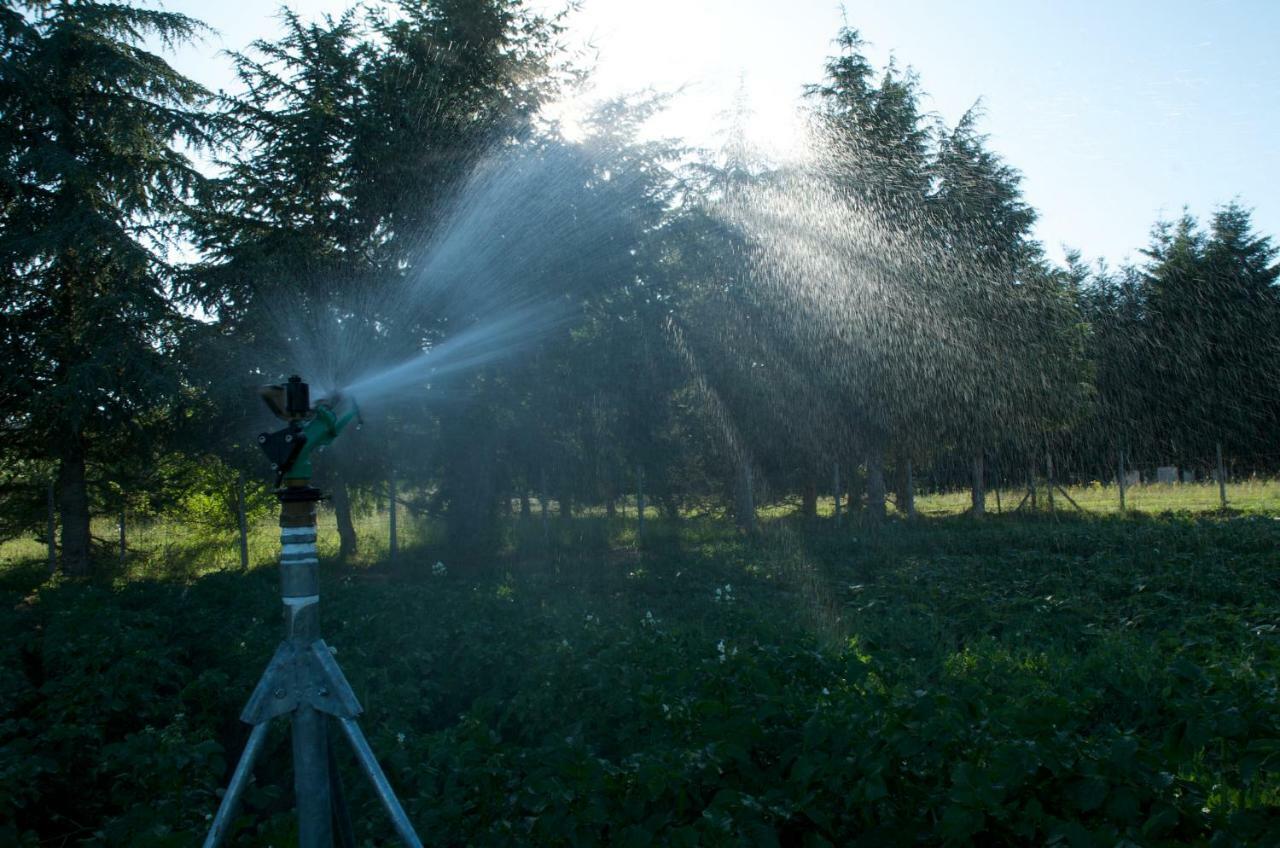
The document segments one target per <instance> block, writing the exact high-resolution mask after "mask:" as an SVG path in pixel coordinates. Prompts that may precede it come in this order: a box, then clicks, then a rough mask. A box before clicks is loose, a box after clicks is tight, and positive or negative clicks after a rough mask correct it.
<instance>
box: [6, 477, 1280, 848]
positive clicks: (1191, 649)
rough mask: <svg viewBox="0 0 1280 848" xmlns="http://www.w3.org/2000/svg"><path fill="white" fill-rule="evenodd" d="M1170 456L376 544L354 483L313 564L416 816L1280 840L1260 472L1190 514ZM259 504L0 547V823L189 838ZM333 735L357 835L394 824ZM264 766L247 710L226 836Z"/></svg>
mask: <svg viewBox="0 0 1280 848" xmlns="http://www.w3.org/2000/svg"><path fill="white" fill-rule="evenodd" d="M1152 488H1155V487H1152ZM1171 488H1174V489H1177V491H1175V492H1173V493H1172V494H1173V496H1177V497H1181V498H1184V499H1185V500H1183V501H1180V503H1182V504H1183V506H1180V507H1176V508H1173V509H1172V510H1165V509H1164V508H1161V509H1159V510H1157V512H1160V513H1165V514H1146V513H1144V512H1138V513H1136V514H1133V515H1129V516H1119V515H1099V514H1090V515H1076V514H1073V512H1072V511H1070V510H1063V511H1061V512H1060V513H1059V514H1058V515H1057V516H1053V517H1051V516H1048V515H1045V514H1020V515H1007V514H1006V515H992V516H990V517H989V518H988V519H987V520H985V521H981V522H975V521H972V520H969V519H967V518H963V517H959V516H954V515H951V516H948V515H943V514H940V513H943V512H945V511H947V510H948V509H954V510H956V511H958V509H960V508H962V507H961V506H960V504H961V499H962V497H963V496H957V498H956V499H954V500H947V499H946V498H941V497H939V498H922V499H921V511H922V513H924V514H925V517H923V518H922V520H920V521H919V522H917V523H915V524H908V523H905V522H901V521H897V520H893V519H891V520H890V521H888V522H887V523H886V524H884V525H883V526H869V525H864V524H861V523H859V522H856V521H855V522H845V524H844V525H843V526H842V527H840V528H836V527H834V526H832V525H831V522H822V523H821V524H820V525H819V526H817V527H806V526H805V525H804V524H803V523H802V522H800V521H798V520H795V519H789V518H785V517H778V518H773V519H771V520H766V521H764V522H763V525H762V531H761V533H760V535H759V536H757V537H755V538H744V537H742V536H740V535H738V534H737V533H735V532H733V531H732V530H731V529H730V528H728V527H727V526H726V522H724V521H711V520H692V519H691V520H685V521H683V522H681V523H680V524H679V525H673V524H670V523H666V522H663V521H661V520H658V519H657V517H656V515H655V516H653V517H652V520H651V521H649V522H648V524H647V529H648V531H649V532H648V534H647V537H646V540H645V543H644V545H643V546H641V547H640V548H637V547H636V545H635V544H634V541H635V540H634V527H633V526H632V525H630V524H624V523H623V522H620V521H619V522H614V523H612V524H609V523H607V522H605V521H604V520H603V519H601V518H592V517H586V518H580V519H575V520H572V521H553V522H552V523H551V528H550V529H551V534H552V538H551V539H550V546H549V547H548V546H547V545H546V540H544V538H543V535H542V528H541V525H540V524H539V523H538V522H536V521H535V522H533V523H532V524H531V525H526V526H524V527H523V528H520V527H517V528H516V529H515V530H513V532H512V545H511V547H510V549H508V550H507V551H505V552H504V553H502V554H500V555H498V556H495V557H494V558H491V559H488V560H485V561H483V562H475V563H464V562H461V561H455V560H453V559H452V558H450V557H449V556H448V555H447V553H446V552H445V551H444V550H443V549H441V548H439V547H437V546H436V545H435V544H434V539H435V538H436V534H435V532H434V531H433V528H432V527H431V526H430V525H424V526H418V525H416V524H415V523H414V522H412V521H408V520H405V521H403V522H402V532H403V533H404V536H403V537H402V544H403V545H404V550H403V551H402V555H401V558H400V560H399V561H398V562H397V563H396V564H395V565H390V564H388V563H386V562H385V558H384V553H385V543H383V544H381V545H380V544H379V542H378V539H380V538H385V533H384V529H385V516H381V517H379V516H376V515H375V516H369V517H368V518H366V519H364V523H363V524H362V527H361V530H362V536H363V539H362V544H363V546H364V553H363V554H362V556H361V558H360V560H359V561H358V562H357V563H354V564H351V565H346V566H341V565H338V564H336V563H334V562H331V561H329V562H326V563H325V565H324V568H323V575H322V576H323V593H324V596H325V601H324V603H325V613H324V615H325V630H326V634H327V636H326V638H327V640H328V642H329V643H330V644H331V645H333V646H334V647H335V648H337V649H338V654H337V656H338V659H339V661H340V662H341V663H342V664H343V667H344V670H345V671H346V672H347V675H348V677H349V678H350V679H351V681H352V684H353V685H354V686H355V688H356V691H357V694H358V695H359V697H360V699H361V701H362V703H363V704H364V705H365V707H366V709H367V713H366V715H365V716H364V717H363V719H362V721H363V723H364V726H365V728H366V732H367V733H368V735H369V737H370V740H371V743H372V744H373V746H374V748H375V750H376V751H377V752H378V754H379V756H380V757H381V758H382V760H383V762H384V765H385V766H386V767H387V770H388V773H389V776H390V778H391V780H392V782H393V783H394V784H395V786H396V787H397V789H398V790H399V791H400V792H401V794H402V796H403V798H404V800H405V805H406V808H407V809H408V811H409V813H410V815H411V817H412V818H413V820H414V821H415V822H416V824H417V826H418V828H419V832H420V833H422V834H423V835H424V837H426V838H427V840H428V842H430V843H433V844H441V845H512V846H515V845H594V844H611V845H636V846H640V845H654V844H671V845H695V844H706V845H752V846H754V845H771V844H772V845H877V846H878V845H948V844H952V845H959V844H984V845H1047V844H1061V845H1071V846H1087V845H1108V846H1111V845H1193V844H1196V845H1198V844H1204V845H1208V844H1212V845H1241V846H1243V845H1266V844H1280V706H1278V704H1280V569H1278V568H1277V565H1280V557H1278V556H1277V553H1276V551H1277V545H1278V544H1280V522H1278V521H1275V520H1273V518H1272V515H1270V514H1269V512H1268V507H1267V503H1268V502H1269V501H1268V499H1269V497H1270V496H1271V494H1272V493H1271V492H1270V491H1269V490H1267V488H1266V487H1261V486H1260V487H1259V491H1254V492H1247V491H1238V490H1233V491H1232V492H1229V496H1230V497H1232V498H1233V505H1234V503H1235V499H1237V498H1238V500H1239V502H1240V503H1241V506H1240V509H1241V510H1242V511H1243V512H1245V513H1247V514H1236V513H1228V514H1222V515H1218V514H1211V513H1205V514H1202V515H1198V514H1195V513H1194V511H1193V510H1194V509H1195V507H1189V506H1186V504H1187V503H1193V502H1194V503H1198V501H1192V499H1191V498H1190V497H1189V496H1190V494H1191V493H1192V491H1193V490H1196V493H1197V495H1198V487H1191V486H1188V487H1171ZM1071 491H1072V494H1073V497H1074V496H1075V490H1071ZM1211 493H1212V494H1213V496H1214V497H1215V498H1216V490H1211ZM1082 494H1083V493H1082ZM1152 494H1155V493H1152ZM1249 495H1252V496H1253V497H1254V499H1255V504H1256V505H1255V506H1253V507H1249V506H1247V505H1246V503H1247V496H1249ZM1003 498H1004V496H1003V494H1002V500H1003ZM993 500H994V499H993ZM1077 500H1080V501H1081V504H1082V505H1087V501H1086V500H1084V499H1083V498H1077ZM1153 502H1154V501H1153ZM964 505H966V506H967V503H966V504H964ZM1214 506H1215V507H1216V503H1215V504H1214ZM1097 512H1101V510H1100V509H1099V510H1097ZM325 521H326V524H324V525H322V534H321V545H322V549H323V550H324V552H325V553H326V554H329V555H331V554H332V553H334V552H335V550H336V539H335V536H334V533H333V531H332V525H331V523H329V522H331V518H326V519H325ZM111 530H112V528H111V527H110V526H109V525H104V526H103V527H102V528H99V530H98V535H100V536H103V537H106V538H109V537H110V533H111ZM274 532H275V530H274V527H272V526H271V525H270V524H269V523H265V524H263V525H262V526H261V527H259V528H257V529H256V530H255V533H254V542H253V546H252V550H253V552H254V557H253V559H254V563H255V565H254V567H252V568H251V569H250V570H248V571H247V572H240V571H239V569H238V559H237V558H236V554H235V545H234V539H232V538H225V539H224V538H220V537H215V538H206V537H204V536H201V535H200V534H197V533H193V532H187V533H180V532H177V531H176V530H174V529H173V528H170V529H169V530H165V529H164V528H162V527H160V526H158V525H157V526H154V527H151V528H150V529H145V530H144V529H141V528H140V529H139V531H138V532H137V533H135V534H134V538H135V544H136V548H135V551H134V553H133V554H132V558H131V559H130V560H129V561H128V562H127V563H126V564H125V565H124V566H123V567H121V566H118V565H117V566H113V567H107V564H106V563H104V569H105V570H107V571H108V572H109V577H107V578H104V579H102V580H99V581H94V582H88V583H77V582H72V581H67V580H64V579H61V578H57V579H54V580H52V581H47V580H45V579H44V578H43V564H42V562H41V560H40V556H41V549H40V548H39V546H36V545H29V544H27V543H22V544H14V543H10V544H8V545H6V546H4V547H3V549H0V556H2V557H3V564H2V565H0V594H2V595H3V597H2V598H0V600H3V606H2V607H0V636H2V637H3V638H0V844H6V845H8V844H14V845H36V844H76V843H78V842H83V841H87V842H90V843H95V844H108V845H128V846H169V845H175V846H176V845H190V844H192V843H193V842H196V841H197V840H198V839H199V837H200V834H201V832H202V830H203V828H204V827H205V826H206V825H207V819H206V817H207V815H208V814H209V813H210V812H212V810H213V809H214V807H215V806H216V803H217V797H216V793H217V790H218V788H219V787H220V786H221V785H222V784H223V783H224V782H225V780H226V778H227V776H228V774H227V769H228V767H229V763H230V762H232V761H233V758H234V757H235V755H236V754H237V753H238V750H239V746H240V745H242V744H243V740H244V738H245V736H246V728H245V727H244V726H243V725H241V724H240V723H239V722H238V721H237V720H236V715H237V714H238V712H239V710H240V707H241V706H242V705H243V701H244V699H245V698H246V697H247V695H248V693H249V691H250V690H251V688H252V686H253V684H254V683H255V681H256V679H257V676H258V674H259V672H260V670H261V668H262V666H263V665H264V664H265V662H266V660H267V658H268V657H269V655H270V653H271V651H272V650H273V649H274V647H275V643H276V641H277V640H278V638H279V636H278V625H277V621H278V604H279V602H278V599H277V587H276V574H275V568H274V565H273V560H274V538H273V537H274ZM437 560H443V561H444V562H445V564H446V571H447V573H445V574H444V575H436V574H433V571H432V568H431V565H432V564H433V563H435V562H436V561H437ZM341 766H342V768H343V769H344V770H345V771H346V772H347V781H346V782H347V787H348V789H349V790H351V793H352V796H353V797H352V803H353V808H354V810H355V814H356V819H357V822H358V824H357V833H358V836H359V839H360V842H361V844H362V845H377V844H384V842H385V843H386V844H391V842H390V839H391V832H390V829H389V827H388V826H387V824H386V822H385V819H384V817H383V816H382V814H381V812H380V810H379V808H378V807H377V805H376V801H375V799H374V798H372V797H371V796H370V794H369V793H368V791H367V789H366V788H365V787H364V785H363V783H362V782H361V781H359V780H358V779H357V775H356V774H355V773H354V770H353V766H352V763H350V762H348V761H346V760H345V759H344V760H342V761H341ZM289 785H290V784H289V771H288V742H287V737H286V735H285V733H284V732H283V730H282V729H278V730H276V731H275V732H274V733H273V735H272V737H271V741H270V742H269V751H268V756H267V757H265V758H264V762H263V765H262V767H261V768H260V769H259V772H258V776H257V781H256V783H255V784H254V786H253V787H252V788H251V790H250V792H249V794H248V797H247V799H246V800H247V803H246V810H245V813H244V815H242V817H241V819H240V821H239V822H238V837H237V839H238V841H237V842H236V843H235V844H239V845H254V846H267V845H276V846H280V845H287V844H291V842H292V841H293V839H294V838H295V837H294V836H293V831H292V820H291V816H290V813H289V807H290V803H291V798H290V792H289V789H288V787H289Z"/></svg>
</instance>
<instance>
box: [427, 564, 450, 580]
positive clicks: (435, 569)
mask: <svg viewBox="0 0 1280 848" xmlns="http://www.w3.org/2000/svg"><path fill="white" fill-rule="evenodd" d="M431 573H432V574H433V575H435V576H436V577H444V576H445V575H446V574H448V573H449V569H447V568H445V567H444V563H443V562H440V561H439V560H436V564H435V565H433V566H431Z"/></svg>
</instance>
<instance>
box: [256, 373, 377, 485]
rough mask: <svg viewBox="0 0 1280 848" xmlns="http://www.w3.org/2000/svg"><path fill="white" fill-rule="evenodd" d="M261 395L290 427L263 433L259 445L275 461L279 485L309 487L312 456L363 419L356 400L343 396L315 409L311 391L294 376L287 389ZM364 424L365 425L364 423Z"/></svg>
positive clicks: (266, 390)
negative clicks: (306, 485) (357, 420)
mask: <svg viewBox="0 0 1280 848" xmlns="http://www.w3.org/2000/svg"><path fill="white" fill-rule="evenodd" d="M258 394H259V395H260V396H261V397H262V400H263V402H265V403H266V405H267V408H268V409H270V410H271V412H272V413H273V414H275V416H276V417H277V418H280V419H281V420H283V421H286V422H288V425H287V426H286V427H284V428H283V429H281V430H277V431H276V432H274V433H262V434H260V435H259V436H258V444H259V445H261V446H262V450H263V452H264V453H266V455H267V459H269V460H271V468H272V470H273V471H275V472H276V485H277V486H279V485H280V484H281V483H282V482H288V483H289V484H290V485H293V484H295V483H298V484H301V485H305V483H306V481H308V480H310V479H311V454H312V452H314V451H315V450H317V449H318V448H322V447H324V446H325V445H327V444H329V443H330V442H332V441H333V440H334V439H336V438H338V435H339V434H341V433H342V431H343V430H344V429H346V426H347V425H348V424H350V423H351V421H352V419H359V417H360V408H359V407H358V406H357V405H356V402H355V399H354V398H349V397H345V396H343V395H342V394H341V393H340V392H338V393H335V394H334V395H333V397H331V398H326V399H324V400H320V401H317V402H316V405H315V407H314V408H313V407H312V406H311V389H310V387H309V386H308V385H307V384H306V383H304V382H303V381H302V378H301V377H298V376H297V375H294V376H292V377H290V378H289V381H288V382H287V383H285V384H284V385H273V386H263V387H262V388H261V389H259V390H258ZM362 423H363V422H362Z"/></svg>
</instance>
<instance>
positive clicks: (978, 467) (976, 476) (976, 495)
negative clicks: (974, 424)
mask: <svg viewBox="0 0 1280 848" xmlns="http://www.w3.org/2000/svg"><path fill="white" fill-rule="evenodd" d="M985 472H986V463H985V462H984V461H983V458H982V451H978V452H977V453H975V454H974V455H973V478H972V479H973V492H972V501H971V503H972V508H971V509H970V514H972V515H973V517H974V518H981V517H982V516H984V515H986V514H987V481H986V478H985Z"/></svg>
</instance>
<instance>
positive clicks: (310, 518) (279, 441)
mask: <svg viewBox="0 0 1280 848" xmlns="http://www.w3.org/2000/svg"><path fill="white" fill-rule="evenodd" d="M260 394H261V395H262V399H263V400H264V401H265V402H266V404H267V406H268V407H269V408H270V409H271V411H272V412H273V413H274V414H275V415H276V416H277V417H278V418H280V419H281V420H283V421H284V422H285V425H286V426H285V427H284V428H283V429H281V430H277V431H276V432H274V433H263V434H262V435H260V436H259V437H258V443H259V444H260V445H261V446H262V449H263V451H264V452H265V453H266V454H267V457H268V458H269V459H270V460H271V464H272V468H273V469H274V470H275V473H276V486H277V489H276V496H277V497H278V498H279V499H280V590H281V591H280V594H281V596H282V600H283V601H284V621H285V629H284V641H282V642H281V643H280V647H279V648H277V649H276V653H275V656H273V657H272V658H271V662H269V663H268V664H267V668H266V671H264V672H263V674H262V679H261V680H259V681H258V685H257V687H256V688H255V689H254V690H253V694H252V695H250V696H249V702H248V703H247V704H246V705H245V708H244V710H243V711H242V712H241V713H240V720H241V721H243V722H245V723H246V724H249V725H252V726H253V730H252V732H251V733H250V734H249V741H248V743H246V745H245V748H244V753H242V754H241V755H240V761H239V762H238V763H237V764H236V769H235V772H234V773H233V774H232V776H231V783H230V785H229V786H228V787H227V791H226V793H225V794H224V795H223V796H222V802H221V804H219V806H218V814H217V815H216V816H215V817H214V820H213V825H212V827H210V829H209V835H208V836H207V837H206V838H205V841H204V846H205V848H214V846H217V845H220V844H221V843H222V841H223V839H224V838H225V837H226V835H227V832H228V830H229V828H230V825H231V820H232V818H233V817H234V816H235V812H236V807H237V806H238V804H239V802H240V796H241V795H242V794H243V792H244V788H245V785H246V784H247V783H248V782H249V775H250V773H251V772H252V771H253V763H254V760H256V759H257V757H258V754H259V753H261V751H262V746H263V743H264V742H265V740H266V738H267V727H268V725H269V724H270V723H271V719H273V718H275V717H277V716H284V715H288V716H290V717H291V723H292V733H291V735H292V741H293V787H294V794H295V797H296V803H297V811H298V845H299V846H300V848H333V844H334V841H333V840H334V831H335V826H336V830H337V836H338V838H339V840H340V844H341V845H342V846H343V847H344V848H348V847H350V848H354V846H355V844H356V843H355V835H354V833H353V831H352V829H351V819H350V816H349V815H348V814H347V808H346V802H345V800H344V799H343V796H342V784H341V783H340V781H339V779H338V772H337V769H336V767H335V763H334V757H333V751H332V750H331V749H330V747H329V720H330V719H331V718H332V719H335V720H336V721H337V723H338V726H339V727H340V728H341V729H342V731H343V733H344V735H345V736H346V737H347V741H349V742H350V743H351V746H352V748H354V749H355V754H356V759H357V760H358V761H359V763H360V767H361V768H362V769H363V770H364V773H365V775H366V776H367V777H368V778H369V780H370V781H372V782H373V786H374V789H375V790H376V792H377V794H378V797H379V798H380V799H381V800H382V803H383V806H385V807H386V808H387V812H388V813H390V814H391V821H392V823H393V824H394V825H395V829H396V832H397V833H398V834H399V835H400V838H401V840H402V841H403V842H404V843H405V844H406V845H410V846H415V848H421V846H422V842H421V840H419V839H418V836H417V834H416V833H414V830H413V825H411V824H410V823H409V818H408V816H406V815H405V812H404V808H403V807H401V806H400V801H399V800H398V799H397V798H396V795H395V792H394V791H392V789H391V784H390V783H388V782H387V777H386V775H385V774H383V773H382V767H381V766H379V765H378V760H377V758H375V757H374V755H373V750H372V749H371V748H370V747H369V743H368V741H367V740H366V739H365V737H364V733H363V732H362V731H361V730H360V725H359V724H357V723H356V716H358V715H360V713H361V712H363V708H362V707H361V706H360V702H359V701H358V700H356V696H355V693H354V692H352V691H351V686H350V684H348V683H347V679H346V677H344V676H343V674H342V669H341V668H339V667H338V663H337V661H336V660H335V659H334V657H333V651H332V650H331V649H330V648H329V646H328V645H326V644H325V642H324V640H323V639H321V638H320V579H319V560H318V558H317V556H316V504H317V503H318V502H319V501H320V499H321V497H322V496H321V494H320V490H319V489H316V488H313V487H312V486H311V457H312V454H314V453H315V451H316V450H318V449H319V448H322V447H324V446H325V445H328V444H329V443H331V442H332V441H333V440H334V439H336V438H337V437H338V436H339V435H340V434H341V433H342V431H343V430H344V429H345V428H346V426H347V425H348V424H350V423H351V422H352V421H353V420H357V419H358V418H359V415H360V412H359V409H358V408H357V407H356V404H355V402H354V401H353V400H351V399H350V398H343V397H341V396H336V397H334V398H332V399H329V400H322V401H318V402H317V403H316V404H315V406H314V407H312V405H311V393H310V389H309V387H308V386H307V384H306V383H304V382H302V379H301V378H300V377H296V376H295V377H290V378H289V381H288V382H287V383H285V384H284V385H277V386H264V387H263V388H262V389H261V390H260Z"/></svg>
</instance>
